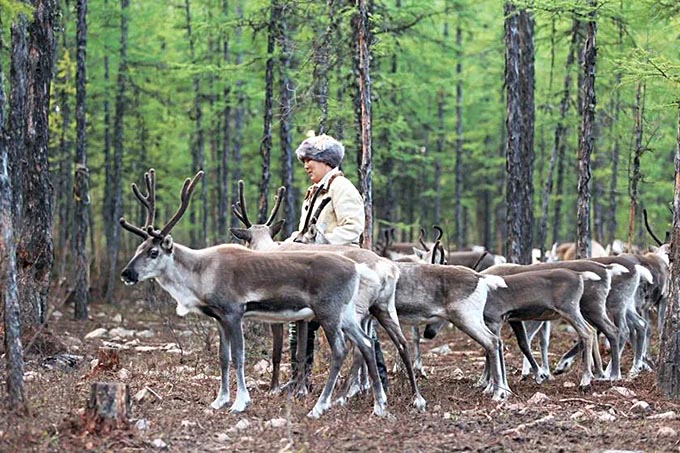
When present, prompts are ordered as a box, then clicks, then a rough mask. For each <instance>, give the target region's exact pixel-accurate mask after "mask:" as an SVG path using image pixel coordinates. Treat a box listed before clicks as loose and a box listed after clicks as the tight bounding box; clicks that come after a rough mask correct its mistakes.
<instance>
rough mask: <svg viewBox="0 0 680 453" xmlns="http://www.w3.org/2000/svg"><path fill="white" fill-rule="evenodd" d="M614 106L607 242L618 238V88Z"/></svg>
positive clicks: (620, 43)
mask: <svg viewBox="0 0 680 453" xmlns="http://www.w3.org/2000/svg"><path fill="white" fill-rule="evenodd" d="M622 9H623V0H621V3H620V5H619V10H622ZM618 29H619V38H618V42H617V44H618V46H619V48H621V47H622V46H623V23H622V22H621V21H619V23H618ZM622 77H623V72H622V71H621V70H620V69H619V70H618V71H617V72H616V83H615V86H619V85H620V84H621V78H622ZM614 96H615V98H614V107H613V111H614V113H613V116H614V118H613V121H612V130H613V131H614V133H613V139H614V144H613V146H612V154H611V164H612V176H611V179H610V180H609V209H608V217H607V242H608V243H609V244H611V243H612V242H613V241H614V239H616V211H617V206H616V199H617V191H616V189H617V184H618V176H619V157H620V154H621V149H620V142H619V134H618V133H616V126H617V125H618V124H619V113H620V112H621V90H616V92H615V94H614Z"/></svg>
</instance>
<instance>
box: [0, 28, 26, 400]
mask: <svg viewBox="0 0 680 453" xmlns="http://www.w3.org/2000/svg"><path fill="white" fill-rule="evenodd" d="M19 21H20V22H23V21H25V20H24V19H19ZM4 47H5V45H4V42H3V40H2V36H1V35H0V49H4ZM5 86H6V83H5V73H4V71H3V66H2V65H0V287H2V288H3V291H0V305H1V306H2V307H3V313H2V315H3V328H4V332H5V334H4V335H3V339H4V346H5V361H6V364H7V365H6V366H7V368H6V375H5V379H6V383H7V394H8V396H9V400H8V403H9V405H10V407H15V408H18V409H20V410H21V409H23V408H24V407H25V401H26V395H25V391H24V357H23V345H22V344H21V307H20V302H19V294H18V289H17V247H16V242H14V231H15V230H14V214H15V210H14V208H13V206H14V194H13V192H14V189H13V185H12V180H11V179H10V176H9V175H10V174H9V160H10V149H9V143H8V141H9V140H10V136H9V134H8V133H7V131H6V129H5V127H6V126H7V124H6V121H7V97H6V95H5Z"/></svg>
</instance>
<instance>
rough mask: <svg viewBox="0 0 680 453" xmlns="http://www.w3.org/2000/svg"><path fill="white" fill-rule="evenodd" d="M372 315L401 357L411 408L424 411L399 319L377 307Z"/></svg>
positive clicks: (422, 399)
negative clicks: (408, 386) (409, 386)
mask: <svg viewBox="0 0 680 453" xmlns="http://www.w3.org/2000/svg"><path fill="white" fill-rule="evenodd" d="M372 314H373V316H375V318H376V319H377V320H378V322H379V323H380V325H381V326H383V328H384V329H385V331H386V332H387V335H389V337H390V340H392V343H394V346H395V347H396V348H397V352H399V357H401V361H402V363H403V364H404V368H405V369H406V373H407V374H408V379H409V382H410V383H411V390H412V391H413V406H415V407H416V408H417V409H419V410H425V407H426V405H427V402H426V401H425V398H423V396H422V395H421V394H420V389H418V383H417V382H416V376H415V373H414V371H413V366H412V365H411V358H410V357H409V353H408V343H407V341H406V337H404V333H403V332H402V331H401V327H399V319H398V318H397V317H396V313H395V315H394V316H390V313H389V312H388V311H385V310H382V309H381V307H377V308H376V309H375V311H374V312H373V313H372Z"/></svg>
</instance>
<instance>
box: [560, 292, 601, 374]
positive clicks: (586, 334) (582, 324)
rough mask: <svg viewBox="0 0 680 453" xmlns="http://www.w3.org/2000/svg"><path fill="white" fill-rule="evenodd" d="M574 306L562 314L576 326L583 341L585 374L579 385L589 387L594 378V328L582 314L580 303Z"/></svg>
mask: <svg viewBox="0 0 680 453" xmlns="http://www.w3.org/2000/svg"><path fill="white" fill-rule="evenodd" d="M573 306H574V307H576V308H575V309H574V310H573V311H571V312H560V314H561V315H562V316H563V317H564V318H565V319H567V320H568V321H569V323H570V324H571V325H572V326H573V327H574V329H575V330H576V333H577V334H578V336H579V337H580V338H581V341H582V342H583V351H582V353H583V375H582V376H581V382H580V384H579V385H580V386H581V387H588V386H589V385H590V382H591V381H592V379H593V333H592V332H593V329H592V327H590V325H589V324H588V323H587V322H586V320H585V319H583V316H581V310H580V309H579V308H578V303H575V304H574V305H573Z"/></svg>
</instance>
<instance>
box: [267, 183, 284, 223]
mask: <svg viewBox="0 0 680 453" xmlns="http://www.w3.org/2000/svg"><path fill="white" fill-rule="evenodd" d="M285 193H286V188H285V187H284V186H281V187H279V190H277V191H276V197H274V207H273V208H272V211H271V214H269V218H268V219H267V221H266V222H265V223H264V224H265V225H267V226H271V224H272V222H273V221H274V219H275V218H276V214H277V213H278V212H279V207H280V206H281V200H283V194H285Z"/></svg>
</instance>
